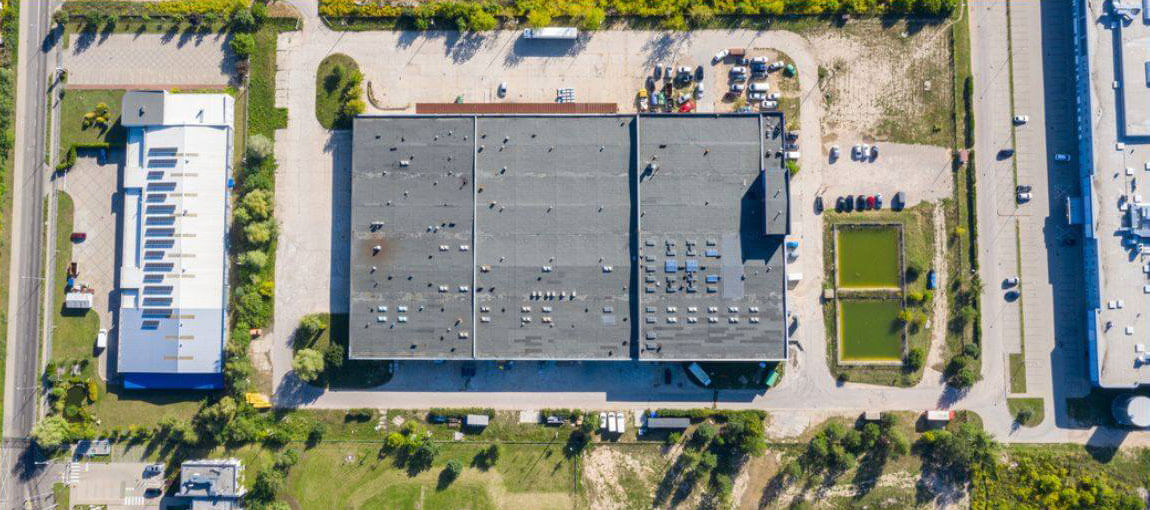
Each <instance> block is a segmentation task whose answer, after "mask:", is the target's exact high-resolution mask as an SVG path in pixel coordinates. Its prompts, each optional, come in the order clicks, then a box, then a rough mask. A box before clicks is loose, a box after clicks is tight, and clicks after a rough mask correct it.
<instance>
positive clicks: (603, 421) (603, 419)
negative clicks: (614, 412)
mask: <svg viewBox="0 0 1150 510" xmlns="http://www.w3.org/2000/svg"><path fill="white" fill-rule="evenodd" d="M599 430H602V431H604V432H606V431H607V413H606V412H603V411H600V412H599Z"/></svg>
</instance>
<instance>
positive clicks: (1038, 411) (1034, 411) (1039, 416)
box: [1006, 398, 1046, 427]
mask: <svg viewBox="0 0 1150 510" xmlns="http://www.w3.org/2000/svg"><path fill="white" fill-rule="evenodd" d="M1006 405H1007V407H1008V408H1009V409H1010V415H1011V416H1014V417H1015V418H1016V419H1017V417H1018V413H1019V412H1021V411H1022V410H1024V409H1025V410H1026V411H1027V412H1029V413H1030V417H1029V418H1028V419H1026V420H1021V421H1019V425H1022V426H1024V427H1035V426H1038V425H1039V424H1041V423H1042V420H1044V419H1046V411H1045V410H1044V409H1043V407H1042V399H1040V398H1008V399H1006Z"/></svg>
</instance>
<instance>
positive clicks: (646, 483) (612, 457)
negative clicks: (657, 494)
mask: <svg viewBox="0 0 1150 510" xmlns="http://www.w3.org/2000/svg"><path fill="white" fill-rule="evenodd" d="M656 455H657V456H658V457H660V459H661V458H662V456H661V455H658V454H656ZM648 457H649V455H648ZM651 460H652V459H649V458H648V459H643V458H641V457H640V456H638V455H635V454H633V453H631V452H629V451H627V450H626V449H623V448H613V447H610V446H599V447H597V448H594V449H593V450H592V451H591V452H590V453H589V454H588V455H587V456H585V457H584V462H583V466H582V467H583V483H584V486H585V489H586V497H587V500H588V503H589V505H588V506H589V508H595V509H603V510H616V509H618V510H622V509H625V508H634V507H636V505H638V504H642V503H645V504H646V505H650V502H649V499H650V498H651V497H652V496H653V487H654V485H655V480H654V479H655V477H656V475H658V474H659V472H660V469H658V466H657V465H656V464H657V463H653V462H651ZM636 482H638V483H636Z"/></svg>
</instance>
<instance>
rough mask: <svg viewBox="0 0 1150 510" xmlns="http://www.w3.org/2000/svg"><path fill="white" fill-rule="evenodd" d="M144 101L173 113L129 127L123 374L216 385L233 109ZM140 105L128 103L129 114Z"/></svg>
mask: <svg viewBox="0 0 1150 510" xmlns="http://www.w3.org/2000/svg"><path fill="white" fill-rule="evenodd" d="M147 97H148V98H149V100H151V99H155V98H156V97H159V98H160V99H161V100H162V104H163V108H162V109H163V111H164V112H167V113H165V115H164V118H163V119H162V120H160V121H159V122H160V123H158V124H137V125H135V126H133V127H129V129H128V135H127V144H126V147H125V154H126V156H125V165H124V169H123V172H124V175H123V193H122V196H123V213H122V214H121V222H122V225H123V228H122V230H123V237H122V239H121V245H120V256H121V267H120V275H119V298H120V307H119V312H118V313H119V320H118V321H117V330H118V332H119V342H118V343H117V348H118V351H117V352H118V354H117V356H116V359H117V370H118V371H119V372H120V373H121V374H124V375H125V379H126V381H125V385H126V386H130V387H175V388H181V387H194V388H206V387H219V386H220V385H222V376H221V375H220V374H221V372H222V368H223V366H222V365H223V363H222V352H223V343H224V331H225V323H224V322H225V314H226V311H225V303H226V296H225V290H224V289H225V281H226V278H227V276H226V270H225V266H226V254H227V246H226V242H225V240H226V238H227V221H226V218H227V180H228V178H229V177H230V175H231V160H232V137H233V129H232V122H233V118H234V109H233V105H234V103H233V100H232V98H231V96H228V95H226V94H168V93H161V94H160V95H159V96H156V95H148V96H147ZM133 101H135V98H134V96H125V99H124V105H123V106H124V108H125V111H127V110H128V109H129V108H131V106H132V103H133ZM148 121H149V122H152V121H155V119H154V118H151V117H149V119H148ZM141 122H143V121H141ZM141 374H150V375H152V376H156V377H147V376H145V375H141ZM205 377H206V379H205Z"/></svg>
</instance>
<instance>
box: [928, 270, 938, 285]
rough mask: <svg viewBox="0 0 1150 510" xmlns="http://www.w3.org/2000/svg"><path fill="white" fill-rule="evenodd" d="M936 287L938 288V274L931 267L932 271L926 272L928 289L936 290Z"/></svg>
mask: <svg viewBox="0 0 1150 510" xmlns="http://www.w3.org/2000/svg"><path fill="white" fill-rule="evenodd" d="M936 288H938V275H937V274H935V272H934V270H933V269H931V270H930V272H928V273H926V289H927V290H934V289H936Z"/></svg>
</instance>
